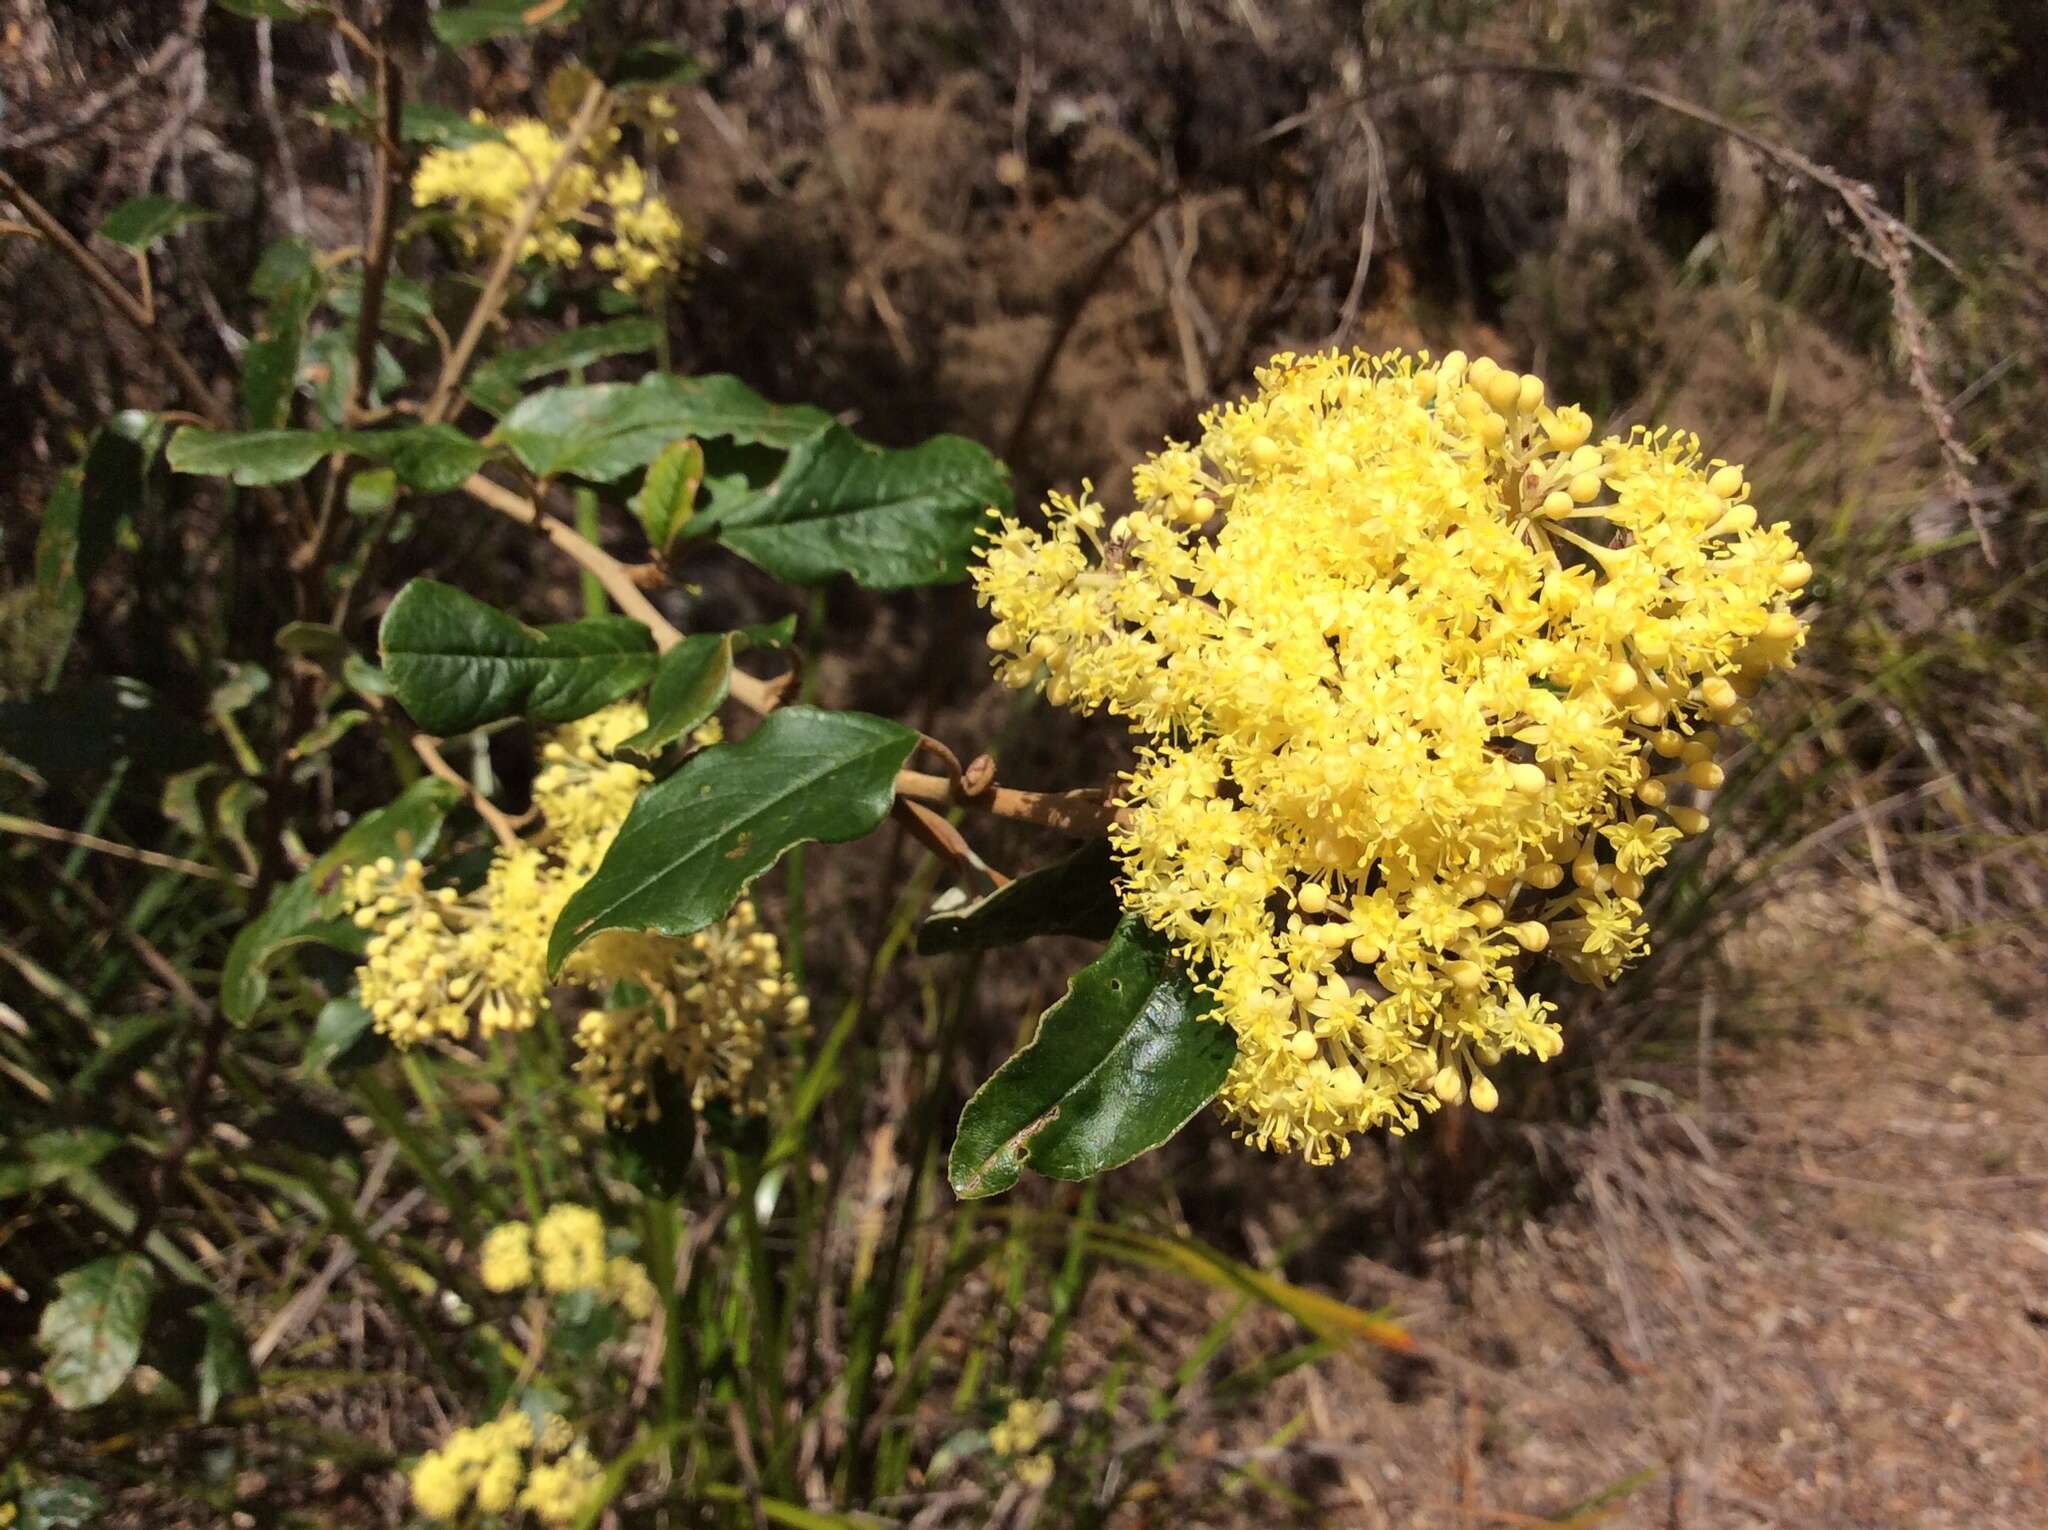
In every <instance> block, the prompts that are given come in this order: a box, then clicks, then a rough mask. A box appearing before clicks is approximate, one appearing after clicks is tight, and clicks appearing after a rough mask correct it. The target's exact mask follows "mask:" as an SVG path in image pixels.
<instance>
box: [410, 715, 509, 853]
mask: <svg viewBox="0 0 2048 1530" xmlns="http://www.w3.org/2000/svg"><path fill="white" fill-rule="evenodd" d="M412 752H413V753H414V754H416V755H418V756H419V757H420V761H421V763H422V764H424V765H425V766H426V767H427V769H428V770H429V771H431V772H433V774H434V775H436V776H438V777H439V778H440V779H441V780H443V781H446V782H447V783H448V784H449V785H450V786H454V787H458V788H460V789H461V791H462V794H463V795H464V796H466V797H467V798H469V805H470V806H471V807H473V808H475V809H476V816H477V817H479V818H481V819H482V820H483V821H484V822H485V823H487V824H489V825H490V827H491V832H492V833H493V834H495V835H497V836H498V843H499V844H501V845H503V846H504V847H505V848H506V849H507V850H517V849H518V848H519V831H518V829H516V828H514V827H513V825H512V820H511V819H509V818H507V817H506V816H505V814H504V812H503V810H501V809H500V808H499V807H498V805H497V804H496V803H494V802H492V801H491V799H490V798H488V797H486V796H485V795H484V794H483V793H482V792H480V791H478V790H477V789H476V787H475V786H474V785H472V784H471V783H470V782H469V781H467V780H465V779H464V778H463V775H462V773H461V772H460V771H458V770H457V769H456V768H455V767H454V766H453V765H450V764H449V763H448V757H447V756H446V755H444V754H442V753H441V746H440V744H439V743H438V742H437V741H436V740H434V739H431V738H428V737H427V736H426V734H424V733H415V734H414V735H413V736H412Z"/></svg>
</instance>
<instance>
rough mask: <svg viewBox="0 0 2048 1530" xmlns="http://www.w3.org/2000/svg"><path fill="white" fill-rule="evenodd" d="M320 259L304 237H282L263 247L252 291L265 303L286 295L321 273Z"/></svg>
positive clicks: (251, 285) (251, 283) (251, 280)
mask: <svg viewBox="0 0 2048 1530" xmlns="http://www.w3.org/2000/svg"><path fill="white" fill-rule="evenodd" d="M319 272H320V259H319V256H318V255H317V254H315V253H314V250H313V247H312V246H311V245H310V244H307V243H306V242H305V241H304V240H303V239H280V240H278V241H276V242H275V243H274V244H269V245H266V246H265V247H264V250H263V254H262V256H261V257H260V258H259V259H258V260H257V262H256V274H255V275H254V276H252V277H250V278H249V293H250V295H251V296H252V297H257V298H261V299H262V300H263V301H264V302H266V303H275V302H276V301H277V300H278V299H279V298H282V297H287V296H289V295H290V294H291V291H292V289H293V288H294V287H298V286H302V285H304V284H305V283H307V282H309V281H311V280H312V279H313V278H314V277H316V276H317V275H319Z"/></svg>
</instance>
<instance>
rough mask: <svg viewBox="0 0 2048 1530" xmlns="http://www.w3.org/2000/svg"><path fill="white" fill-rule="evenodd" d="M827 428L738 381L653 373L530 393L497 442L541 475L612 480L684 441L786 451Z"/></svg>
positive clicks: (808, 411)
mask: <svg viewBox="0 0 2048 1530" xmlns="http://www.w3.org/2000/svg"><path fill="white" fill-rule="evenodd" d="M831 423H832V418H831V416H830V415H827V414H825V413H824V412H823V411H822V410H817V409H813V408H811V407H809V406H808V405H803V404H797V405H788V406H785V405H779V404H771V403H769V402H768V401H767V400H765V399H763V398H762V397H761V396H760V395H759V394H758V393H756V392H754V391H753V389H751V388H749V387H747V385H746V384H745V383H742V382H741V381H740V380H739V379H738V378H736V377H730V376H726V375H724V374H722V373H721V374H716V375H713V376H710V377H673V376H670V375H669V374H668V373H666V372H656V373H653V374H651V375H649V376H647V377H643V378H642V379H641V380H640V381H639V382H637V383H593V384H590V385H588V386H585V387H563V388H549V389H546V390H544V391H542V392H540V393H534V394H529V395H528V396H527V397H526V398H524V399H521V400H520V401H519V405H518V407H517V408H515V409H513V410H512V411H511V412H510V413H509V414H507V415H506V416H505V419H504V421H503V423H501V424H500V425H499V427H498V439H499V440H501V441H503V442H504V443H505V444H506V445H507V446H509V447H511V448H512V450H513V452H514V453H515V454H516V455H517V456H518V458H519V460H520V461H521V462H524V463H525V464H526V466H527V468H528V469H529V470H531V471H532V472H533V473H535V474H537V475H538V476H540V477H542V478H552V477H554V476H555V475H557V474H561V473H573V474H574V475H576V476H577V477H579V478H587V479H589V480H591V481H592V482H593V483H610V482H612V481H613V480H615V479H619V478H623V477H625V476H626V475H627V474H628V473H630V472H633V471H634V470H635V469H637V468H643V467H646V466H647V465H648V464H649V463H650V462H652V461H654V459H655V458H656V457H658V456H660V455H661V453H662V452H664V451H665V450H667V449H668V448H669V447H670V446H672V445H674V444H675V443H676V442H677V441H680V440H682V439H683V438H684V437H686V436H694V437H696V438H698V439H699V440H702V439H704V438H705V437H707V436H720V437H730V438H732V439H733V440H735V441H740V442H743V443H751V444H756V445H761V446H773V447H779V448H783V449H787V448H789V447H792V446H794V445H796V444H797V443H798V442H800V441H803V440H805V439H807V438H809V437H811V436H814V435H816V434H818V432H820V431H821V430H823V429H824V428H825V427H826V426H828V425H830V424H831Z"/></svg>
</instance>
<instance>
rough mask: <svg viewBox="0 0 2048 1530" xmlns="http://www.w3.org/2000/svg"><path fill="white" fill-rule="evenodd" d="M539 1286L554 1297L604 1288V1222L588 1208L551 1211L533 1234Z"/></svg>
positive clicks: (565, 1207)
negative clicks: (556, 1294)
mask: <svg viewBox="0 0 2048 1530" xmlns="http://www.w3.org/2000/svg"><path fill="white" fill-rule="evenodd" d="M533 1251H534V1254H535V1256H536V1259H537V1260H538V1262H539V1265H540V1283H541V1284H542V1285H543V1286H544V1287H546V1288H547V1289H548V1290H550V1291H554V1292H557V1293H560V1292H568V1291H595V1290H599V1289H601V1288H602V1287H603V1285H604V1280H605V1254H604V1220H603V1218H601V1217H599V1216H598V1214H597V1213H596V1212H594V1211H592V1210H591V1209H590V1208H589V1207H587V1206H576V1205H571V1204H568V1203H564V1204H562V1205H559V1206H556V1207H554V1208H552V1209H551V1210H550V1211H549V1212H548V1214H547V1215H546V1216H544V1217H542V1218H541V1219H540V1225H539V1226H538V1227H536V1228H535V1229H534V1231H533Z"/></svg>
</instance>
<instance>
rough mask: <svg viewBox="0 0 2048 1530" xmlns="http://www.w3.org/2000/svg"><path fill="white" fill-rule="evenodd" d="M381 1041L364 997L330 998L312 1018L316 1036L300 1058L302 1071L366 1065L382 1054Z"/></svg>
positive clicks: (351, 1067)
mask: <svg viewBox="0 0 2048 1530" xmlns="http://www.w3.org/2000/svg"><path fill="white" fill-rule="evenodd" d="M381 1041H382V1038H380V1037H379V1036H378V1035H377V1032H376V1022H375V1020H373V1019H372V1018H371V1015H370V1012H369V1011H368V1010H367V1009H365V1008H363V1005H362V1001H361V1000H359V999H356V998H354V997H353V996H351V997H349V998H345V999H329V1000H328V1001H327V1003H326V1004H325V1005H324V1006H322V1008H321V1010H320V1018H319V1019H317V1020H315V1021H314V1022H313V1037H312V1039H311V1040H310V1041H308V1042H307V1043H306V1052H305V1055H304V1056H303V1057H301V1058H300V1059H299V1071H300V1072H301V1073H309V1074H310V1073H318V1072H320V1071H321V1070H322V1069H328V1070H350V1069H355V1068H359V1067H363V1066H365V1065H367V1064H369V1063H371V1062H374V1061H375V1060H376V1059H377V1058H378V1057H381V1056H382V1055H383V1050H384V1049H383V1047H382V1045H381Z"/></svg>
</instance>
